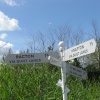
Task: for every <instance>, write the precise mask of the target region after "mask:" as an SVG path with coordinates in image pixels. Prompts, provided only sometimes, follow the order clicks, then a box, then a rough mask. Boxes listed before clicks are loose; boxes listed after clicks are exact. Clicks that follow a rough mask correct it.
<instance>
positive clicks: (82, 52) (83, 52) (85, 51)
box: [80, 49, 88, 55]
mask: <svg viewBox="0 0 100 100" xmlns="http://www.w3.org/2000/svg"><path fill="white" fill-rule="evenodd" d="M85 53H88V49H86V50H83V51H81V52H80V55H82V54H85Z"/></svg>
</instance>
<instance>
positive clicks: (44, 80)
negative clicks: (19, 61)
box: [0, 64, 100, 100]
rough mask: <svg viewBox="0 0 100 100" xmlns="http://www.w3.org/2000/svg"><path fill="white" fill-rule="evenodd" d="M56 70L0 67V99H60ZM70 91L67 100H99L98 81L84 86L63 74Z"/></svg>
mask: <svg viewBox="0 0 100 100" xmlns="http://www.w3.org/2000/svg"><path fill="white" fill-rule="evenodd" d="M60 78H61V72H60V68H57V67H55V66H49V65H48V64H44V65H43V66H42V65H38V67H35V66H33V65H5V64H1V65H0V100H62V90H61V88H60V87H58V86H56V83H57V82H58V80H59V79H60ZM67 87H68V88H69V89H70V93H69V94H68V100H100V82H95V81H94V82H92V83H90V82H89V81H88V80H87V81H86V82H85V86H84V84H83V82H82V80H81V79H79V78H76V77H74V76H70V75H67Z"/></svg>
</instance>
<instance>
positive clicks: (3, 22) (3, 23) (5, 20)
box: [0, 11, 20, 31]
mask: <svg viewBox="0 0 100 100" xmlns="http://www.w3.org/2000/svg"><path fill="white" fill-rule="evenodd" d="M17 29H20V27H19V26H18V20H17V19H14V18H9V17H8V16H7V15H5V14H4V13H3V12H1V11H0V31H14V30H17Z"/></svg>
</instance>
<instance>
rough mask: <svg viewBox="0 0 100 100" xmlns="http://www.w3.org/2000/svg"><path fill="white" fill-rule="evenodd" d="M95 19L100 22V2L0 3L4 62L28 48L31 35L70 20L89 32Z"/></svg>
mask: <svg viewBox="0 0 100 100" xmlns="http://www.w3.org/2000/svg"><path fill="white" fill-rule="evenodd" d="M92 20H96V21H97V22H98V23H100V0H0V59H1V58H2V55H3V54H5V53H7V52H8V50H9V49H10V48H12V49H13V51H14V52H15V53H17V52H19V51H20V50H24V49H27V45H26V41H27V39H28V38H29V37H30V33H35V34H37V33H38V31H45V30H47V29H48V28H49V27H50V26H52V27H55V26H61V25H65V24H66V23H67V22H68V21H70V23H71V25H73V27H77V26H79V25H81V26H82V27H83V28H84V29H85V30H87V31H89V30H90V28H91V22H92Z"/></svg>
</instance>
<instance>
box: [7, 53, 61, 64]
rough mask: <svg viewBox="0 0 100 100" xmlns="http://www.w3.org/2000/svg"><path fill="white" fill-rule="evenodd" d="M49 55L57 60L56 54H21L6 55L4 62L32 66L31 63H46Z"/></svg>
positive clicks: (57, 55)
mask: <svg viewBox="0 0 100 100" xmlns="http://www.w3.org/2000/svg"><path fill="white" fill-rule="evenodd" d="M49 55H51V56H53V57H55V58H59V54H58V52H47V53H23V54H8V55H7V57H6V59H5V60H6V62H7V63H8V64H33V63H47V62H49V61H48V56H49Z"/></svg>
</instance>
